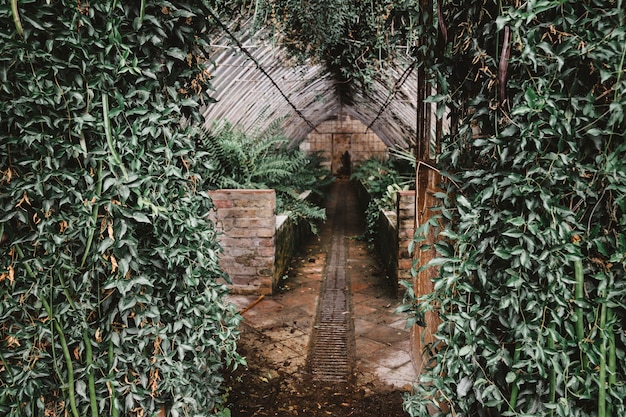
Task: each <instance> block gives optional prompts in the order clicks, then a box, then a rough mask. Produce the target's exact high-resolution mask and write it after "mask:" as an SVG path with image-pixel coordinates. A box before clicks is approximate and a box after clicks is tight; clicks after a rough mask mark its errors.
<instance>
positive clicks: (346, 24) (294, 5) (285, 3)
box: [257, 0, 418, 102]
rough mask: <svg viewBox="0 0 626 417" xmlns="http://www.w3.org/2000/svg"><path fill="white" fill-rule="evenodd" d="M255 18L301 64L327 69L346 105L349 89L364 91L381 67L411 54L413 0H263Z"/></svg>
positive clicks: (414, 25) (415, 16)
mask: <svg viewBox="0 0 626 417" xmlns="http://www.w3.org/2000/svg"><path fill="white" fill-rule="evenodd" d="M257 14H258V15H262V16H263V17H264V19H263V23H264V24H267V25H268V26H269V27H273V28H274V34H275V36H276V39H277V40H278V42H279V44H280V45H282V46H284V47H286V48H287V50H288V51H290V52H291V53H292V54H293V55H294V56H296V57H297V58H299V59H300V60H301V61H306V60H310V59H311V60H313V61H314V62H320V63H323V64H325V65H326V67H327V68H328V69H329V71H330V72H331V73H332V74H334V75H335V77H336V79H337V80H338V81H341V82H343V83H346V84H345V85H343V86H342V85H340V88H341V89H340V93H341V94H342V95H343V97H342V98H343V99H344V100H345V101H346V102H349V100H350V99H351V94H352V91H351V88H360V89H367V88H369V87H370V82H371V80H372V79H373V78H374V77H375V74H376V72H377V71H378V70H380V69H381V68H382V67H383V66H385V65H387V64H389V63H391V62H392V61H393V60H394V59H395V58H397V57H398V56H400V55H405V56H410V55H411V54H412V52H413V48H414V47H415V42H416V39H417V37H416V33H415V28H416V27H417V19H418V18H417V16H418V8H417V6H416V2H415V1H411V0H402V1H389V0H377V1H367V2H363V1H353V0H339V1H337V0H334V1H333V0H323V1H312V2H310V1H309V2H302V1H299V0H263V1H261V2H259V11H257Z"/></svg>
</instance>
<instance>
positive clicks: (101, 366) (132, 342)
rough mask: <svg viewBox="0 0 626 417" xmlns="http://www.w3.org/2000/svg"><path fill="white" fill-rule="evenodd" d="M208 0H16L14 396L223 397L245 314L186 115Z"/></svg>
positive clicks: (0, 290)
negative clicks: (234, 304)
mask: <svg viewBox="0 0 626 417" xmlns="http://www.w3.org/2000/svg"><path fill="white" fill-rule="evenodd" d="M9 3H10V6H11V7H9ZM206 7H207V6H206V4H205V3H197V2H186V1H167V2H166V1H163V2H152V1H141V2H139V1H138V2H121V1H120V2H117V1H113V0H112V1H104V2H95V3H93V2H86V1H80V0H79V1H78V2H76V1H65V0H49V1H47V2H46V1H34V0H21V1H19V2H18V1H11V2H5V3H4V4H3V5H2V6H0V172H1V175H0V205H1V209H0V238H1V239H0V254H1V256H0V414H2V415H4V416H44V415H45V416H63V415H65V416H68V415H69V416H72V417H78V416H84V415H91V416H102V415H110V416H148V415H150V416H154V415H157V414H158V413H161V412H164V413H166V414H168V415H172V416H178V415H196V416H201V415H202V416H206V415H215V414H216V413H219V412H220V408H221V401H222V392H221V383H222V376H221V371H220V370H221V369H222V368H223V367H224V365H225V363H226V364H230V365H234V364H236V363H237V362H239V361H240V358H239V357H238V356H237V354H236V352H235V341H236V338H237V330H236V326H237V324H238V322H239V317H238V316H237V315H236V314H234V312H233V311H232V309H231V308H230V307H229V306H228V305H227V304H226V303H225V302H224V300H223V296H224V295H225V294H226V287H225V286H224V285H223V284H221V283H220V282H222V280H221V279H222V278H224V274H223V272H222V271H221V270H220V269H219V266H218V262H217V252H218V251H219V247H218V246H217V244H216V239H215V231H214V228H213V225H212V224H211V223H210V222H209V221H208V220H207V218H206V214H207V212H208V211H209V210H210V209H211V207H212V206H211V202H210V200H209V199H208V197H207V196H206V195H205V194H204V193H203V192H202V191H203V190H202V178H201V177H200V176H199V175H198V174H197V172H198V166H199V161H198V158H197V155H196V150H195V143H194V141H193V137H192V136H190V135H189V134H188V132H187V130H186V128H185V125H186V124H185V123H183V122H184V121H187V122H189V121H192V120H197V119H198V118H199V112H198V109H199V106H200V105H201V104H203V103H208V102H209V100H210V99H209V97H208V96H207V95H206V93H205V92H206V89H207V86H208V80H209V78H210V74H209V73H208V72H207V71H206V69H205V66H204V62H203V58H202V56H203V50H204V49H205V48H206V47H207V45H208V36H209V34H210V31H211V27H209V26H208V23H207V19H206V18H205V16H206V15H207V9H206Z"/></svg>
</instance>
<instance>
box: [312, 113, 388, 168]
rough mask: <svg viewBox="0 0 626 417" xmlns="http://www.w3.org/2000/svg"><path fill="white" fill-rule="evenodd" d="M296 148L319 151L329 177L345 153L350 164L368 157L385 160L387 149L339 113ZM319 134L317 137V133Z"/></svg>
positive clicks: (351, 120)
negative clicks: (324, 159)
mask: <svg viewBox="0 0 626 417" xmlns="http://www.w3.org/2000/svg"><path fill="white" fill-rule="evenodd" d="M316 130H317V132H315V131H313V132H311V133H309V135H308V136H307V138H306V140H305V141H304V142H302V143H301V144H300V149H302V150H303V151H305V152H316V151H322V155H323V156H324V157H326V158H327V159H328V161H329V162H328V167H329V168H330V169H331V171H332V172H333V173H337V172H338V170H339V168H341V166H342V163H341V155H342V154H343V153H344V152H345V151H348V152H349V153H350V159H351V162H352V164H354V163H355V162H359V161H365V160H367V159H370V158H372V157H377V158H387V146H386V145H385V144H384V143H383V141H382V140H380V138H379V137H378V136H377V135H376V134H375V133H374V132H372V131H371V130H368V129H367V126H365V125H364V124H363V123H361V122H360V121H358V120H357V119H354V118H352V117H350V116H348V115H347V114H344V113H340V114H339V115H337V116H336V118H334V119H331V120H327V121H325V122H323V123H321V124H319V125H318V126H317V127H316ZM318 132H319V133H318Z"/></svg>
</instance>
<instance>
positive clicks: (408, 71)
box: [364, 60, 417, 133]
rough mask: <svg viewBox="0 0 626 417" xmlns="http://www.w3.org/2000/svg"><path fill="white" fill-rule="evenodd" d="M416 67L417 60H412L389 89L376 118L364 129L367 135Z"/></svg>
mask: <svg viewBox="0 0 626 417" xmlns="http://www.w3.org/2000/svg"><path fill="white" fill-rule="evenodd" d="M416 65H417V60H413V62H412V63H411V65H409V66H408V67H407V68H406V69H405V70H404V72H403V73H402V75H400V78H398V80H397V81H396V83H395V84H394V86H393V88H392V89H391V91H390V92H389V95H388V96H387V99H386V100H385V102H384V103H383V105H382V106H381V107H380V109H379V110H378V113H377V114H376V117H374V120H372V122H371V123H370V124H369V125H367V127H366V128H365V132H364V133H367V131H368V130H370V129H371V127H372V126H373V125H374V123H376V121H377V120H378V119H379V118H380V116H381V115H382V114H383V113H384V111H385V110H386V109H387V107H389V105H390V104H391V102H392V101H393V99H394V97H395V96H396V93H397V92H398V90H400V88H402V86H403V85H404V83H405V82H406V80H407V79H408V78H409V75H411V73H412V72H413V70H414V69H415V66H416Z"/></svg>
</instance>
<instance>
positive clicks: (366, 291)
mask: <svg viewBox="0 0 626 417" xmlns="http://www.w3.org/2000/svg"><path fill="white" fill-rule="evenodd" d="M326 206H327V215H328V221H327V222H326V223H325V224H324V225H323V226H322V227H321V228H320V233H319V235H318V236H314V237H312V238H311V239H310V242H308V244H306V246H305V247H304V248H303V249H302V250H301V251H300V253H299V254H298V255H297V257H296V259H295V260H294V261H293V262H292V265H291V268H290V270H289V271H288V275H287V276H286V279H284V280H283V291H281V292H280V293H278V294H275V295H271V296H265V297H264V298H263V299H261V301H259V302H257V303H256V304H254V303H255V301H258V297H256V296H242V295H232V296H230V297H229V299H230V301H231V302H233V303H234V304H235V305H236V306H238V307H239V308H240V309H241V310H245V312H244V313H243V317H244V319H245V320H244V322H245V324H244V325H245V326H247V327H248V328H250V329H251V330H252V331H256V332H259V333H261V334H262V335H263V338H264V340H266V341H267V349H264V350H265V352H264V353H265V356H266V357H267V358H268V359H269V360H270V362H271V363H272V364H273V366H274V367H275V371H276V372H289V373H295V374H298V373H299V374H301V375H302V377H303V378H305V377H308V376H311V375H313V376H315V374H316V362H315V346H319V345H320V344H325V343H322V342H319V340H320V339H319V337H318V334H317V333H316V331H317V330H318V328H319V327H320V315H319V314H318V311H319V309H318V303H319V300H320V297H321V299H322V300H324V294H325V293H324V289H325V288H328V287H329V286H332V285H336V280H337V273H339V280H340V283H342V282H344V283H345V284H343V285H345V286H346V291H345V295H346V296H345V300H346V304H344V305H345V308H344V310H345V311H341V312H340V313H341V314H342V315H344V316H345V317H346V323H347V329H348V332H347V334H345V340H343V341H340V342H338V345H342V346H345V349H346V351H347V359H346V363H348V364H349V368H348V369H349V372H351V375H349V376H348V381H349V382H350V383H353V384H356V386H357V388H359V389H362V390H364V391H365V392H367V391H368V390H372V389H374V388H376V389H380V388H381V387H383V388H384V387H388V388H390V389H391V388H393V389H403V390H410V388H411V385H412V383H413V382H414V380H415V378H416V374H415V368H414V365H413V363H412V360H411V356H410V354H409V352H410V338H409V332H408V331H407V330H405V328H404V327H405V322H406V319H405V317H404V316H402V315H399V314H396V313H394V310H395V308H396V307H397V306H398V305H399V304H400V301H401V300H398V299H396V298H395V297H394V296H393V293H392V291H391V289H390V288H388V286H387V285H386V283H385V282H384V272H383V271H382V270H381V268H380V266H379V265H378V263H377V262H376V260H375V259H373V258H372V257H371V255H370V253H369V252H368V250H367V248H366V245H365V243H364V242H363V241H361V240H359V239H357V237H358V236H359V235H361V234H362V232H363V227H364V226H363V220H362V219H361V218H360V215H359V214H358V213H359V212H358V209H357V203H356V197H355V193H354V190H353V189H352V188H351V187H350V183H349V182H347V181H341V180H338V181H337V182H336V183H335V184H334V186H333V189H332V190H331V193H330V196H329V198H328V200H327V203H326ZM337 210H339V211H343V213H338V212H337ZM338 223H340V224H338ZM337 261H339V262H340V263H342V265H334V264H335V263H336V262H337ZM338 271H339V272H338ZM329 276H330V278H329ZM331 280H335V283H334V284H332V285H329V284H328V283H329V282H330V281H331ZM342 280H344V281H342ZM339 298H341V297H339ZM335 299H336V297H335ZM334 304H336V303H334ZM251 305H252V307H250V306H251ZM339 305H341V304H339ZM248 307H250V308H248ZM333 314H334V315H336V314H337V311H335V312H334V313H333ZM318 333H319V332H318ZM340 333H341V332H340ZM341 337H344V336H341ZM316 340H318V342H316ZM331 343H334V342H331ZM341 366H343V365H341Z"/></svg>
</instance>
